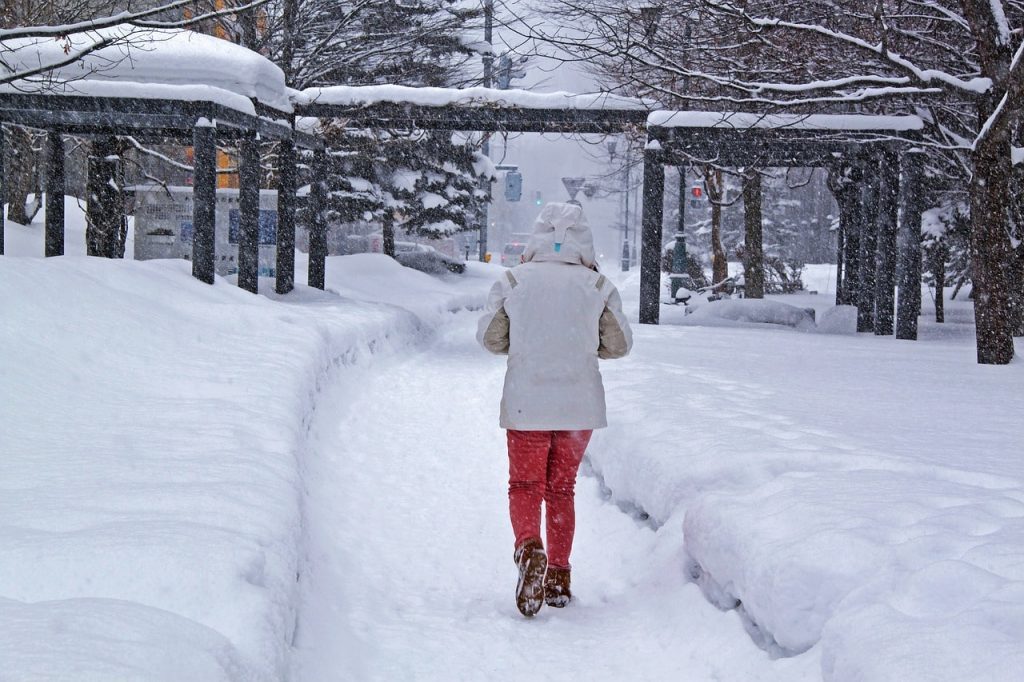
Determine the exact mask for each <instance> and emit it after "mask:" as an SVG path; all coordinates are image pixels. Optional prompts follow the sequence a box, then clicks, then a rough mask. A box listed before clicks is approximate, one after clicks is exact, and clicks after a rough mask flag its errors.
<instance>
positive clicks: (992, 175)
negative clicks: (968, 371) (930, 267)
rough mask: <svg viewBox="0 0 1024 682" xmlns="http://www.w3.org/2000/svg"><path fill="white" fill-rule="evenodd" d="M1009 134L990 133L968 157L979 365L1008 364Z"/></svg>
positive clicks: (1010, 356) (997, 130)
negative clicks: (971, 173) (972, 171)
mask: <svg viewBox="0 0 1024 682" xmlns="http://www.w3.org/2000/svg"><path fill="white" fill-rule="evenodd" d="M1008 148H1009V134H1008V130H1007V129H1006V128H1005V127H998V128H995V129H992V130H991V131H990V132H989V134H988V135H987V136H986V137H984V138H983V139H982V140H981V142H980V143H979V144H978V146H977V148H976V149H975V151H974V152H973V154H972V158H971V160H972V161H973V164H974V177H973V178H972V180H971V264H972V271H973V272H972V281H973V284H974V289H973V292H972V293H973V298H974V318H975V325H976V331H975V334H976V337H977V344H978V362H979V363H980V364H983V365H1005V364H1008V363H1009V362H1010V361H1011V360H1012V359H1013V333H1012V329H1011V322H1012V321H1011V305H1010V298H1011V296H1010V286H1011V283H1010V277H1009V275H1010V272H1009V270H1010V259H1011V257H1012V256H1013V249H1012V247H1011V244H1010V238H1009V234H1010V232H1009V224H1008V223H1009V217H1010V214H1009V209H1010V207H1009V203H1010V201H1009V183H1010V156H1009V154H1007V153H1006V151H1007V149H1008Z"/></svg>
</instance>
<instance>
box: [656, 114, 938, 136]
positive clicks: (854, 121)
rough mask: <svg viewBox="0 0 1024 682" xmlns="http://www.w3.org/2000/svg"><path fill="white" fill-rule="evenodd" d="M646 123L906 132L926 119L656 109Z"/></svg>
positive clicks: (921, 125) (740, 127)
mask: <svg viewBox="0 0 1024 682" xmlns="http://www.w3.org/2000/svg"><path fill="white" fill-rule="evenodd" d="M647 125H649V126H659V127H662V128H735V129H748V128H788V129H792V130H847V131H890V132H904V131H910V130H921V129H922V128H923V127H924V122H923V121H922V120H921V119H920V118H918V117H917V116H871V115H866V114H753V113H739V112H735V113H729V112H720V111H654V112H651V114H650V115H649V116H648V117H647Z"/></svg>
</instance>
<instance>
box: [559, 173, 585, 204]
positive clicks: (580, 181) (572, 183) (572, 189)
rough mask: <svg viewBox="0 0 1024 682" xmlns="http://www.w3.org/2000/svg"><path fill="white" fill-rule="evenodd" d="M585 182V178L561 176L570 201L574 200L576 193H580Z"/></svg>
mask: <svg viewBox="0 0 1024 682" xmlns="http://www.w3.org/2000/svg"><path fill="white" fill-rule="evenodd" d="M586 182H587V179H586V178H562V184H563V185H565V191H566V192H568V193H569V200H570V201H575V200H576V195H577V194H579V193H580V190H581V189H583V185H584V184H585V183H586Z"/></svg>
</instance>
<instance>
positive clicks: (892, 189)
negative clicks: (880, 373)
mask: <svg viewBox="0 0 1024 682" xmlns="http://www.w3.org/2000/svg"><path fill="white" fill-rule="evenodd" d="M879 158H880V160H881V167H880V168H879V171H880V173H879V178H880V184H879V192H878V216H877V220H876V224H877V225H878V232H877V238H876V242H875V325H874V329H875V334H877V335H878V336H890V335H891V334H892V333H893V321H894V314H895V310H894V309H895V305H896V221H897V216H898V214H899V195H900V169H899V157H898V155H897V154H896V150H894V149H893V148H892V147H891V146H890V147H886V148H885V149H884V150H883V151H882V153H881V154H880V156H879Z"/></svg>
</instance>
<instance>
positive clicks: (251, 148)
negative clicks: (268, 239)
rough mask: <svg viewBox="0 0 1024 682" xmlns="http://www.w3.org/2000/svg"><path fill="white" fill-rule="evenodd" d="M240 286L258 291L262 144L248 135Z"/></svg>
mask: <svg viewBox="0 0 1024 682" xmlns="http://www.w3.org/2000/svg"><path fill="white" fill-rule="evenodd" d="M239 156H240V157H241V158H240V159H239V162H240V168H239V173H238V186H239V189H238V212H239V224H238V286H239V287H241V288H242V289H245V290H246V291H251V292H252V293H254V294H255V293H257V292H258V291H259V274H260V143H259V140H258V139H257V138H256V136H255V135H253V134H247V135H246V136H245V137H244V138H242V140H241V143H240V144H239Z"/></svg>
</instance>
